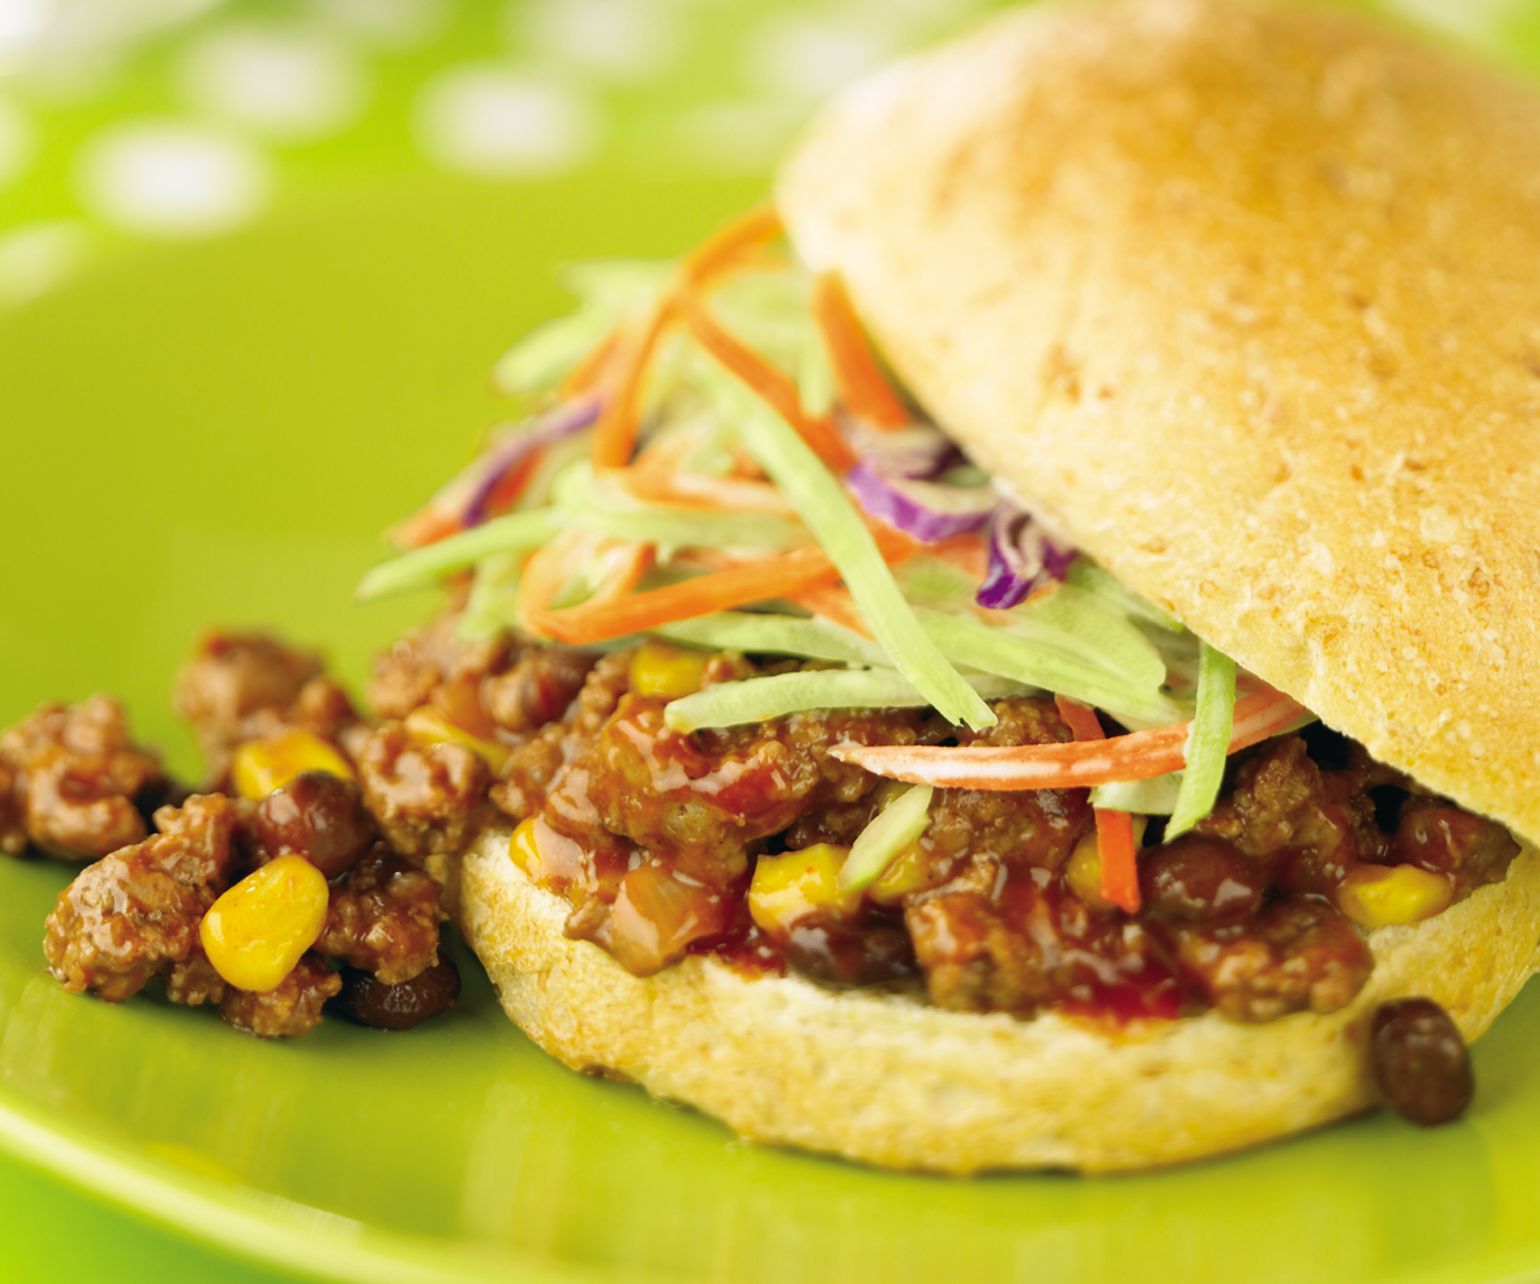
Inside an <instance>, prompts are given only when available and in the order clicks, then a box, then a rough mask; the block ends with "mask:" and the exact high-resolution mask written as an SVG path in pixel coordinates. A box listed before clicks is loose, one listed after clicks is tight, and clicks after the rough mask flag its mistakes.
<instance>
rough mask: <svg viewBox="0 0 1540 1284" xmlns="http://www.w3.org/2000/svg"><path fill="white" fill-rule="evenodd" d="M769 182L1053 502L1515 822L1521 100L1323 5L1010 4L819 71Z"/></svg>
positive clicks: (1524, 533) (801, 237)
mask: <svg viewBox="0 0 1540 1284" xmlns="http://www.w3.org/2000/svg"><path fill="white" fill-rule="evenodd" d="M778 196H779V202H780V206H781V209H782V211H783V213H784V216H785V217H786V220H787V223H788V226H789V228H790V230H791V234H792V236H793V239H794V240H795V242H796V244H797V247H798V249H799V252H800V253H801V254H802V256H803V257H804V258H805V259H806V260H807V262H808V263H809V264H810V265H811V266H812V267H814V268H815V269H820V270H824V269H832V270H837V271H838V272H839V273H840V274H841V275H842V276H843V277H844V279H845V282H846V284H847V287H848V288H849V290H850V293H851V295H852V298H853V299H854V301H855V304H856V307H857V309H858V311H859V312H860V313H861V316H862V318H863V320H864V321H865V322H866V324H867V325H868V326H869V327H870V329H871V331H872V333H873V335H874V337H875V339H876V341H877V342H878V343H879V345H880V346H881V348H882V350H883V352H884V354H885V355H886V357H887V358H888V359H889V360H890V362H891V363H892V365H893V367H894V368H895V370H896V372H897V373H898V374H899V375H900V377H901V378H902V379H903V380H904V382H905V383H906V385H907V386H908V387H909V388H910V389H911V390H912V391H913V392H914V394H915V395H916V396H917V397H918V398H919V400H920V401H921V402H923V403H924V404H925V406H926V407H927V408H928V409H929V410H930V411H931V412H932V413H933V414H934V415H935V416H936V418H937V420H938V422H940V423H941V424H942V425H943V426H944V427H945V428H946V429H947V430H948V431H949V432H951V433H952V434H953V435H954V436H955V437H956V438H957V439H958V440H959V441H960V442H961V443H962V444H963V445H964V446H965V447H966V448H967V449H968V450H969V451H970V453H972V455H973V456H974V457H975V458H976V459H977V460H978V462H979V463H980V464H981V465H983V466H985V467H987V468H989V469H990V470H992V471H993V473H994V474H995V476H996V477H997V478H998V479H1000V480H1001V481H1002V482H1003V483H1005V484H1006V485H1008V486H1009V487H1010V488H1012V489H1013V490H1014V491H1016V492H1017V493H1018V494H1019V495H1020V496H1021V498H1022V499H1023V500H1024V501H1025V502H1026V503H1027V504H1028V505H1029V506H1030V507H1031V508H1033V509H1034V510H1035V511H1037V512H1038V513H1040V514H1041V515H1042V516H1043V517H1044V519H1045V520H1046V521H1047V522H1048V523H1049V525H1050V526H1051V527H1053V528H1056V529H1058V530H1059V531H1061V533H1062V534H1063V535H1065V536H1067V537H1068V538H1069V539H1070V540H1072V541H1073V542H1074V543H1076V544H1077V545H1078V546H1079V547H1081V548H1082V549H1084V550H1085V551H1086V552H1088V553H1089V554H1090V555H1091V556H1093V557H1094V558H1096V559H1097V560H1098V561H1100V562H1101V563H1102V564H1103V565H1105V566H1106V567H1107V568H1108V569H1109V570H1111V571H1112V572H1113V573H1114V574H1116V575H1117V576H1118V577H1119V578H1120V579H1121V580H1122V581H1123V582H1124V583H1126V584H1128V585H1129V586H1130V587H1132V588H1134V589H1135V590H1137V591H1139V592H1141V593H1143V594H1145V595H1146V596H1147V597H1149V598H1150V599H1152V600H1154V601H1156V602H1158V603H1160V604H1161V605H1162V606H1164V607H1166V608H1167V609H1169V610H1170V611H1172V612H1173V613H1174V614H1176V615H1177V616H1178V617H1179V618H1180V619H1182V620H1183V621H1184V622H1185V623H1186V624H1187V625H1188V626H1190V627H1191V628H1192V629H1193V630H1194V631H1195V632H1196V633H1197V634H1198V635H1199V636H1201V637H1203V638H1204V639H1206V640H1207V641H1209V642H1210V643H1212V644H1213V645H1215V646H1217V647H1219V648H1220V649H1222V650H1223V651H1225V652H1226V653H1228V654H1230V655H1232V656H1234V657H1235V658H1236V659H1237V660H1238V661H1239V662H1240V663H1242V664H1243V665H1245V666H1246V667H1247V668H1248V669H1250V670H1251V671H1253V672H1254V673H1257V674H1259V675H1260V676H1261V677H1263V678H1264V679H1266V680H1267V681H1268V682H1270V683H1272V684H1274V685H1275V686H1277V687H1279V688H1280V689H1281V690H1283V691H1285V692H1287V693H1288V694H1289V695H1291V696H1293V697H1295V698H1296V699H1298V700H1300V701H1301V702H1303V703H1304V704H1306V705H1308V706H1309V707H1310V708H1311V709H1312V710H1314V711H1315V712H1316V713H1318V714H1319V715H1320V716H1321V717H1322V718H1323V719H1324V720H1325V721H1326V722H1327V723H1328V724H1330V725H1331V726H1334V727H1336V728H1338V729H1339V730H1341V731H1343V732H1345V733H1347V734H1348V735H1351V736H1352V737H1354V738H1355V739H1357V740H1359V741H1360V742H1362V743H1363V744H1364V745H1365V746H1367V748H1368V749H1369V750H1370V751H1371V752H1372V753H1373V754H1375V755H1376V756H1377V757H1379V758H1380V759H1382V760H1384V761H1386V762H1389V763H1391V764H1393V765H1394V766H1397V767H1400V768H1402V769H1403V770H1405V771H1407V772H1409V773H1410V774H1411V775H1413V776H1414V777H1416V778H1417V779H1418V780H1419V781H1421V782H1422V783H1423V784H1425V785H1427V786H1429V787H1431V788H1433V789H1436V790H1439V791H1440V792H1443V793H1447V794H1450V795H1452V796H1453V797H1455V798H1456V799H1458V800H1459V801H1461V802H1462V803H1464V804H1465V805H1467V806H1469V807H1472V808H1474V809H1476V810H1479V811H1483V812H1486V813H1488V814H1490V815H1492V816H1494V817H1497V818H1498V819H1500V820H1502V821H1503V822H1505V823H1506V824H1508V825H1509V826H1511V827H1513V828H1514V829H1516V830H1518V831H1520V832H1522V833H1523V834H1525V835H1526V836H1528V837H1529V838H1531V839H1537V838H1540V788H1537V782H1540V99H1537V98H1536V97H1535V96H1533V95H1532V94H1531V93H1530V92H1529V91H1527V90H1525V89H1523V88H1520V87H1518V86H1516V85H1513V84H1510V83H1508V82H1506V81H1505V80H1504V79H1502V78H1501V77H1499V76H1497V75H1495V74H1493V73H1492V72H1490V71H1486V70H1483V69H1480V68H1478V67H1475V66H1472V65H1470V64H1468V63H1466V62H1465V61H1462V60H1460V59H1459V58H1458V57H1456V56H1454V55H1451V54H1448V53H1444V52H1441V51H1438V50H1436V49H1433V48H1430V47H1428V46H1426V45H1424V44H1423V43H1421V42H1419V41H1418V40H1416V39H1414V38H1412V37H1410V36H1408V35H1405V34H1401V33H1399V32H1397V31H1395V30H1393V29H1387V28H1384V27H1381V26H1377V25H1372V24H1370V23H1368V22H1366V21H1364V20H1363V19H1360V18H1355V17H1352V16H1350V15H1347V14H1342V13H1333V12H1328V11H1322V10H1316V9H1310V8H1300V7H1272V6H1268V5H1253V4H1251V3H1243V2H1241V0H1147V2H1144V3H1115V4H1110V5H1092V6H1086V7H1075V8H1057V9H1044V10H1036V9H1032V10H1025V11H1019V12H1013V13H1010V14H1008V15H1006V16H1005V17H1004V18H1002V19H1000V20H997V21H995V22H993V23H991V24H990V25H988V26H986V27H984V28H982V29H981V30H979V31H977V32H976V33H975V34H973V35H972V36H970V37H968V38H966V39H963V40H961V41H960V42H957V43H955V44H952V45H950V46H947V47H944V48H942V49H940V50H939V51H937V52H935V53H932V54H929V55H926V56H923V57H920V58H918V59H915V60H912V61H910V62H907V63H902V64H900V65H898V66H897V67H895V68H893V69H892V70H890V71H888V72H886V73H884V74H882V75H879V76H878V77H876V78H875V79H873V80H871V81H869V82H867V83H865V84H862V85H860V86H858V87H857V88H856V89H855V90H854V91H852V92H850V93H848V94H847V95H845V96H844V97H843V98H842V99H840V100H838V101H836V102H835V104H834V105H833V107H832V108H831V109H829V110H828V111H827V113H826V114H825V115H823V116H822V118H821V119H820V120H818V121H817V122H815V124H814V127H813V128H812V130H811V132H810V133H809V134H808V136H807V137H806V139H805V140H804V141H803V143H802V145H801V146H800V148H799V149H798V150H797V151H796V152H795V154H794V155H793V156H792V157H791V159H790V161H789V163H788V165H787V167H786V168H785V170H784V172H783V174H782V177H781V181H780V185H779V190H778Z"/></svg>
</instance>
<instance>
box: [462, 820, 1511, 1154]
mask: <svg viewBox="0 0 1540 1284" xmlns="http://www.w3.org/2000/svg"><path fill="white" fill-rule="evenodd" d="M508 837H509V831H508V830H506V829H501V828H491V829H488V830H487V831H486V832H485V833H483V834H482V836H481V837H480V839H479V840H478V841H477V843H476V845H475V846H474V847H473V848H472V849H471V851H470V852H469V853H467V854H466V856H465V857H464V858H463V860H460V861H458V862H456V868H455V872H454V873H453V874H452V876H451V877H452V878H453V879H454V880H455V882H454V884H453V887H452V892H453V895H452V898H451V899H452V901H453V902H454V903H455V907H456V908H455V920H456V922H457V923H458V925H459V927H460V931H461V932H462V934H463V935H464V937H465V939H466V941H467V942H468V943H469V944H470V946H471V948H472V949H473V950H475V952H476V956H477V957H478V958H479V959H480V960H481V962H482V964H483V966H484V967H485V968H486V970H487V975H488V976H490V977H491V979H492V984H493V986H494V987H495V989H496V990H497V994H498V999H499V1001H500V1002H501V1003H502V1006H503V1010H504V1011H505V1012H507V1014H508V1015H509V1017H511V1018H512V1019H513V1021H514V1023H515V1024H516V1025H518V1026H519V1028H520V1029H522V1030H523V1031H524V1032H525V1033H526V1034H527V1035H529V1037H530V1038H531V1039H533V1040H534V1041H535V1042H536V1043H538V1044H539V1045H540V1046H541V1047H542V1048H544V1049H545V1051H546V1052H548V1053H550V1054H551V1056H553V1057H555V1058H556V1059H557V1060H558V1061H561V1062H564V1063H565V1064H566V1065H568V1066H571V1067H572V1068H573V1069H574V1070H581V1071H584V1072H588V1073H601V1074H605V1075H609V1076H612V1077H615V1078H620V1079H629V1080H633V1081H635V1082H636V1083H639V1084H641V1086H642V1087H644V1088H646V1089H647V1091H648V1092H650V1093H652V1094H653V1095H654V1096H657V1097H663V1098H667V1099H668V1100H671V1101H678V1102H682V1103H684V1104H686V1105H690V1106H694V1107H695V1108H696V1109H698V1110H702V1111H704V1112H705V1113H706V1114H708V1115H712V1116H714V1117H716V1118H717V1119H720V1120H722V1121H723V1122H724V1123H725V1124H727V1126H728V1127H729V1128H731V1129H732V1130H733V1131H734V1132H736V1133H738V1134H739V1135H740V1136H743V1137H746V1138H749V1139H750V1140H753V1141H761V1142H772V1143H775V1144H778V1145H787V1146H797V1147H800V1148H802V1149H806V1150H816V1151H824V1152H828V1153H832V1154H836V1155H842V1156H844V1157H846V1158H848V1159H856V1160H861V1161H863V1162H866V1163H871V1164H880V1165H882V1166H883V1167H887V1168H905V1169H919V1170H926V1171H933V1172H943V1173H956V1174H964V1173H973V1172H978V1171H980V1170H984V1169H998V1168H1070V1169H1078V1170H1080V1171H1083V1172H1112V1171H1118V1170H1124V1169H1135V1168H1149V1167H1154V1166H1156V1165H1159V1164H1169V1163H1175V1162H1177V1161H1178V1160H1183V1159H1195V1158H1197V1157H1199V1156H1201V1155H1210V1154H1215V1153H1217V1152H1219V1151H1225V1150H1234V1149H1237V1148H1239V1147H1242V1146H1250V1145H1255V1144H1256V1143H1258V1142H1263V1141H1268V1140H1270V1139H1272V1138H1275V1137H1281V1136H1284V1135H1286V1134H1288V1133H1291V1132H1298V1131H1299V1130H1301V1129H1304V1128H1311V1127H1314V1126H1315V1125H1317V1124H1322V1123H1327V1122H1329V1121H1330V1120H1333V1119H1338V1118H1341V1117H1342V1116H1343V1115H1348V1114H1352V1113H1354V1112H1355V1111H1358V1110H1362V1109H1364V1108H1365V1107H1367V1106H1369V1105H1372V1104H1373V1103H1374V1102H1375V1100H1376V1095H1375V1089H1374V1085H1373V1082H1372V1080H1371V1078H1370V1075H1369V1068H1368V1062H1367V1057H1366V1056H1365V1052H1364V1045H1365V1043H1366V1040H1367V1037H1368V1026H1369V1021H1370V1018H1371V1017H1372V1016H1373V1013H1374V1010H1375V1008H1376V1007H1377V1006H1378V1005H1379V1004H1381V1003H1383V1002H1384V1001H1385V1000H1387V999H1392V998H1400V997H1405V996H1408V995H1424V996H1426V997H1428V998H1431V999H1433V1000H1434V1001H1435V1002H1437V1003H1438V1004H1439V1005H1440V1006H1442V1007H1443V1008H1444V1009H1445V1010H1446V1011H1447V1012H1448V1013H1449V1015H1450V1016H1451V1017H1452V1018H1453V1019H1454V1021H1455V1023H1456V1024H1457V1025H1458V1026H1459V1027H1460V1032H1461V1033H1462V1034H1463V1035H1464V1036H1465V1038H1466V1039H1467V1040H1471V1039H1474V1038H1476V1037H1477V1036H1478V1035H1479V1034H1481V1033H1482V1031H1484V1030H1485V1029H1486V1028H1487V1026H1488V1025H1490V1024H1491V1022H1492V1019H1493V1018H1494V1017H1495V1016H1496V1015H1497V1014H1498V1013H1499V1012H1501V1011H1502V1010H1503V1008H1505V1007H1506V1006H1507V1005H1508V1004H1509V1003H1510V1002H1511V1001H1512V999H1513V997H1514V996H1515V995H1516V994H1517V993H1518V992H1519V990H1520V988H1521V987H1522V986H1523V984H1524V982H1525V981H1526V980H1527V979H1528V978H1529V975H1530V973H1531V972H1532V971H1533V962H1534V952H1535V943H1536V941H1537V940H1540V853H1537V852H1536V851H1535V850H1534V849H1533V848H1531V847H1528V846H1526V847H1525V848H1524V850H1523V851H1522V852H1521V853H1520V854H1519V856H1517V857H1516V858H1515V859H1514V862H1513V865H1512V867H1511V868H1510V870H1509V872H1508V877H1507V880H1506V881H1504V882H1502V883H1498V884H1493V885H1491V886H1488V887H1483V888H1480V889H1478V890H1477V891H1475V892H1473V893H1472V894H1471V895H1470V896H1469V897H1467V898H1466V899H1464V900H1462V901H1459V902H1458V903H1456V904H1455V905H1453V906H1451V907H1450V908H1449V909H1447V910H1445V911H1444V912H1443V913H1442V914H1439V915H1437V916H1436V917H1434V918H1431V919H1427V920H1425V921H1424V922H1422V923H1418V924H1416V925H1414V926H1412V927H1387V928H1381V929H1380V930H1379V931H1377V932H1374V933H1372V934H1371V935H1370V937H1369V944H1370V948H1371V949H1372V950H1373V952H1374V971H1373V972H1372V973H1370V976H1369V981H1368V984H1367V985H1365V986H1364V988H1363V989H1362V990H1361V991H1360V992H1359V994H1358V996H1357V997H1356V998H1355V999H1354V1000H1353V1002H1352V1003H1351V1004H1349V1005H1348V1006H1347V1007H1345V1008H1342V1009H1340V1010H1339V1011H1336V1012H1333V1013H1331V1014H1329V1015H1327V1016H1317V1015H1314V1014H1312V1013H1306V1012H1300V1013H1295V1014H1294V1015H1292V1016H1286V1017H1283V1018H1282V1019H1280V1020H1277V1021H1270V1022H1267V1023H1266V1024H1263V1025H1239V1024H1237V1023H1235V1022H1233V1021H1229V1020H1226V1019H1225V1018H1224V1017H1221V1016H1219V1015H1217V1014H1216V1013H1212V1012H1210V1013H1207V1014H1205V1015H1203V1016H1200V1017H1190V1018H1185V1019H1182V1020H1176V1021H1149V1022H1142V1023H1134V1024H1132V1025H1127V1026H1117V1025H1108V1024H1100V1023H1095V1022H1091V1021H1088V1020H1085V1019H1080V1018H1074V1017H1068V1016H1063V1015H1060V1014H1058V1013H1054V1012H1047V1013H1044V1014H1042V1015H1040V1016H1037V1017H1035V1018H1033V1019H1032V1020H1030V1021H1023V1020H1021V1019H1019V1018H1017V1017H1013V1016H1007V1015H1004V1014H991V1015H988V1016H980V1015H976V1014H974V1013H969V1012H948V1011H945V1010H943V1009H941V1008H936V1007H931V1006H929V1005H926V1004H921V1003H916V1002H914V1001H913V1000H911V999H908V998H905V997H902V996H898V995H880V994H874V993H870V992H862V991H855V990H847V991H837V990H829V989H825V988H822V987H820V986H817V985H814V984H813V983H811V982H809V981H804V980H802V979H801V978H799V977H796V976H784V977H777V976H770V975H758V974H753V973H748V972H742V971H739V970H737V969H735V968H733V967H732V966H730V965H728V964H726V963H723V962H722V961H721V960H719V959H717V958H714V957H712V956H710V955H692V956H689V957H687V958H685V959H684V961H683V962H680V963H677V964H675V965H674V966H672V967H669V968H665V969H664V970H663V971H661V972H659V973H657V975H655V976H649V977H637V976H633V975H631V973H630V972H627V971H626V970H625V968H623V967H621V966H620V964H619V963H617V962H616V961H615V960H614V959H613V958H611V957H610V956H609V955H608V954H607V953H605V951H604V950H602V949H600V948H599V947H598V946H597V945H594V944H592V943H590V942H588V941H575V940H571V939H569V938H568V937H567V936H566V935H565V934H564V932H563V930H562V928H563V924H564V923H565V922H566V919H567V915H568V914H569V913H570V912H571V908H572V907H571V906H570V905H569V904H568V903H567V902H566V901H565V900H563V899H562V898H560V897H559V896H556V895H554V894H552V893H551V892H548V891H545V890H544V889H542V888H539V887H536V886H535V885H534V884H533V883H531V882H530V881H529V879H528V878H527V877H526V876H525V874H524V873H523V871H522V870H520V869H519V868H518V866H517V865H515V864H514V863H513V861H512V860H511V859H509V856H508Z"/></svg>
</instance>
